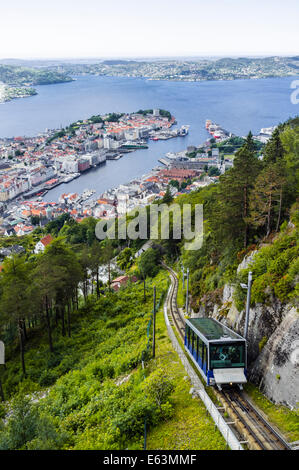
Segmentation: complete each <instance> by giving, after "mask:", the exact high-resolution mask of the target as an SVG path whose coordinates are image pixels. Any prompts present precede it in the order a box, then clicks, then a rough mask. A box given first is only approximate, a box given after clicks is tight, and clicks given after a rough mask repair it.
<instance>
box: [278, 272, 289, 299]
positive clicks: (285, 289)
mask: <svg viewBox="0 0 299 470" xmlns="http://www.w3.org/2000/svg"><path fill="white" fill-rule="evenodd" d="M291 290H292V283H291V278H290V276H289V275H288V274H286V275H285V276H283V278H282V279H280V281H278V282H277V284H275V286H274V292H275V295H276V297H278V298H279V299H280V300H281V301H282V302H284V301H287V300H288V299H289V294H290V292H291Z"/></svg>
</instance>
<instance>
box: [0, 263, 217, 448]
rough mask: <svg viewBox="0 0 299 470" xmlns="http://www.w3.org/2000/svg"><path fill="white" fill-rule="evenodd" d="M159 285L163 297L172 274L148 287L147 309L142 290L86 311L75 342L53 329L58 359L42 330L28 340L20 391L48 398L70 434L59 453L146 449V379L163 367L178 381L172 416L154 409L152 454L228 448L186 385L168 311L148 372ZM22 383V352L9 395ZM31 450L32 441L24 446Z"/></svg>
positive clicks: (78, 317)
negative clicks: (146, 357) (148, 348)
mask: <svg viewBox="0 0 299 470" xmlns="http://www.w3.org/2000/svg"><path fill="white" fill-rule="evenodd" d="M153 285H156V286H157V289H158V292H157V298H159V297H160V295H161V293H162V291H163V290H165V288H166V286H167V274H166V273H165V272H161V273H160V274H158V276H157V277H156V278H155V279H154V280H153V281H152V282H148V285H147V287H148V294H147V302H146V303H145V304H144V303H143V300H142V299H143V285H142V284H139V285H132V286H129V287H128V288H126V289H124V290H123V291H119V293H112V294H110V295H108V296H107V298H106V299H105V298H103V297H102V298H101V299H100V301H95V300H94V301H92V302H91V303H90V304H89V305H88V306H85V307H83V308H81V310H80V311H79V312H78V313H77V314H75V315H74V318H73V329H72V337H71V338H62V337H61V334H60V331H55V334H54V340H55V341H54V345H55V354H53V355H51V354H50V353H49V352H48V346H47V340H46V335H45V334H44V333H41V332H40V331H36V332H35V333H34V334H33V336H32V337H31V339H30V340H29V344H28V346H27V348H26V349H27V351H26V354H25V357H26V363H27V371H28V379H26V380H25V381H23V382H22V386H21V388H22V390H23V393H27V394H28V393H29V392H30V393H31V392H34V391H40V392H42V394H44V393H45V395H46V397H45V398H42V399H40V400H39V401H38V404H37V406H38V408H39V410H40V412H41V413H42V414H44V415H46V416H48V417H50V419H51V420H52V421H53V422H54V423H55V426H56V429H57V430H58V432H59V433H62V434H63V435H65V436H66V437H65V438H64V439H63V441H62V442H63V444H60V445H59V448H61V447H63V448H64V449H107V450H108V449H126V448H129V449H142V448H143V422H144V418H143V416H144V409H145V406H146V405H145V395H144V390H143V385H144V381H145V380H144V377H145V376H146V377H151V376H152V375H154V374H155V371H156V370H157V368H160V369H162V370H163V371H165V373H167V375H168V376H169V378H170V379H171V381H172V383H173V386H174V390H173V392H172V394H171V396H170V397H169V403H170V406H171V407H172V410H173V411H172V414H171V413H170V414H169V415H167V414H166V415H165V416H164V417H163V416H162V418H161V416H160V415H159V413H158V412H157V410H155V409H154V411H153V410H152V411H151V416H152V423H149V427H148V448H150V449H194V450H195V449H224V448H225V442H224V439H223V438H222V436H221V435H220V433H219V432H218V431H215V430H214V424H213V422H212V420H211V418H210V417H209V416H206V413H205V408H204V406H203V405H202V403H201V402H200V401H199V400H198V399H196V398H195V399H192V397H191V395H190V394H189V390H190V383H189V381H188V380H184V377H185V375H186V373H185V371H184V369H183V366H182V365H181V363H180V361H179V358H178V356H177V354H176V353H175V352H174V351H173V349H172V346H171V343H170V341H169V339H168V337H167V331H166V326H165V323H164V319H163V314H162V308H160V311H159V313H158V314H157V350H156V358H155V359H149V360H148V361H147V362H146V363H145V364H146V368H145V371H143V370H142V367H141V361H140V359H141V353H142V351H143V350H144V349H145V347H146V343H147V335H146V329H147V324H148V320H149V317H150V312H151V308H152V287H153ZM20 379H21V373H20V365H19V355H18V349H17V348H16V349H12V350H11V351H10V352H9V361H8V363H7V370H6V371H5V372H4V373H3V372H2V383H3V385H4V390H5V393H6V396H8V395H9V394H10V396H11V398H13V396H15V394H16V390H17V389H18V387H17V384H18V383H19V381H20ZM121 379H124V380H123V382H122V383H120V380H121ZM151 406H153V405H151ZM167 406H168V405H167ZM154 408H157V407H156V406H155V405H154ZM4 432H5V431H4ZM0 441H1V431H0ZM32 446H34V444H32V443H30V442H29V443H28V444H25V446H24V448H32ZM33 448H35V447H33ZM46 448H47V447H46Z"/></svg>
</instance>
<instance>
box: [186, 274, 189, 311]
mask: <svg viewBox="0 0 299 470" xmlns="http://www.w3.org/2000/svg"><path fill="white" fill-rule="evenodd" d="M188 304H189V268H187V291H186V314H187V315H188V306H189V305H188Z"/></svg>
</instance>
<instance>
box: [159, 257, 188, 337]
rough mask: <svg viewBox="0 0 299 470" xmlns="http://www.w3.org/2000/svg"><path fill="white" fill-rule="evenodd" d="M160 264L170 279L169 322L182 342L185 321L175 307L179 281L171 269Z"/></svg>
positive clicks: (176, 306)
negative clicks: (172, 324)
mask: <svg viewBox="0 0 299 470" xmlns="http://www.w3.org/2000/svg"><path fill="white" fill-rule="evenodd" d="M162 264H163V267H164V268H165V269H167V271H168V272H169V275H170V279H171V287H170V293H169V297H168V302H169V310H170V315H171V320H172V321H173V323H174V325H175V327H176V330H177V332H178V333H179V335H180V337H181V339H182V340H183V341H184V338H185V319H184V317H183V316H182V315H181V314H180V311H179V309H178V305H177V295H178V286H179V281H178V278H177V275H176V273H175V272H174V271H173V269H171V268H169V267H168V266H166V264H164V263H162Z"/></svg>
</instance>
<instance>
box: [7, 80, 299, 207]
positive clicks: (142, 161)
mask: <svg viewBox="0 0 299 470" xmlns="http://www.w3.org/2000/svg"><path fill="white" fill-rule="evenodd" d="M295 78H296V77H287V78H268V79H259V80H232V81H208V82H175V81H158V80H146V79H140V78H118V77H97V76H91V75H87V76H82V77H76V80H75V81H73V82H71V83H62V84H56V85H43V86H38V87H36V89H37V91H38V95H36V96H33V97H30V98H24V99H17V100H13V101H10V102H7V103H4V104H1V105H0V137H12V136H20V135H21V136H23V135H27V136H33V135H36V134H38V133H39V132H43V131H44V130H45V129H46V128H49V129H51V128H59V127H60V126H62V127H63V126H66V125H68V124H70V123H71V122H74V121H76V120H78V119H84V118H88V117H90V116H91V115H94V114H104V113H107V112H133V111H137V110H139V109H149V108H163V109H167V110H169V111H170V112H171V113H172V114H173V115H174V116H175V117H176V119H177V122H178V126H181V125H183V124H189V125H190V130H189V135H188V136H187V137H184V138H183V137H178V138H175V139H170V140H167V141H158V142H152V141H150V142H149V148H148V149H147V150H138V151H136V152H133V153H131V154H127V155H125V156H124V157H123V158H121V159H120V160H117V161H108V162H106V163H105V164H103V165H102V166H100V167H98V168H96V169H94V170H91V171H89V172H87V173H85V174H84V175H82V176H81V177H80V178H78V179H76V180H73V181H72V182H70V183H68V184H63V185H60V186H58V187H56V188H55V189H53V190H51V191H50V192H49V193H48V194H47V195H46V196H45V199H46V200H53V201H56V200H57V199H58V196H59V195H60V194H62V193H63V192H73V191H76V192H82V191H83V190H84V189H85V188H89V189H95V190H96V192H97V194H101V193H102V192H104V191H105V190H106V189H108V188H111V187H115V186H118V185H119V184H120V183H126V182H128V181H130V180H131V179H133V178H134V177H136V176H141V175H142V174H144V173H147V172H148V171H150V170H151V169H152V168H153V167H154V166H157V165H158V164H159V163H158V159H159V158H161V157H163V156H164V155H165V153H167V152H170V151H174V152H175V151H180V150H184V149H185V148H186V147H187V145H199V144H201V143H203V142H204V141H205V140H206V139H207V137H208V134H207V132H206V130H205V120H206V119H211V120H212V121H214V122H217V123H218V124H220V125H222V126H223V127H224V128H225V129H227V130H228V131H230V132H233V133H234V134H237V135H246V134H247V133H248V132H249V130H251V131H252V132H253V133H257V132H259V130H260V128H261V127H268V126H273V125H276V124H278V123H279V122H283V121H285V120H286V119H288V118H289V117H292V116H295V115H297V114H298V108H299V105H294V104H292V103H291V100H290V96H291V92H292V89H291V88H290V85H291V83H292V81H293V80H294V79H295Z"/></svg>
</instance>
